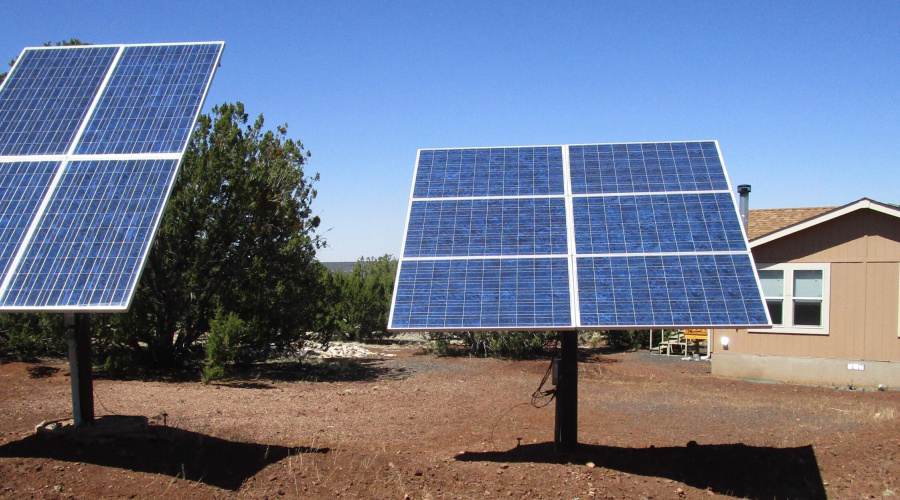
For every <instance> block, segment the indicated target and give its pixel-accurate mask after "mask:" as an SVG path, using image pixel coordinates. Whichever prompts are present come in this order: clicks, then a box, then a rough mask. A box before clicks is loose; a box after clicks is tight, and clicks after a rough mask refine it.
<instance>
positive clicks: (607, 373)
mask: <svg viewBox="0 0 900 500" xmlns="http://www.w3.org/2000/svg"><path fill="white" fill-rule="evenodd" d="M378 349H381V352H385V351H384V349H382V348H381V347H379V348H378ZM390 353H392V354H396V356H393V357H390V356H381V357H379V358H375V359H363V360H358V361H328V362H320V363H322V364H320V365H317V366H316V367H313V368H306V369H303V370H300V371H298V370H297V366H296V365H290V364H286V365H273V366H272V369H271V370H269V371H267V372H265V373H262V374H261V375H260V376H259V377H255V378H253V379H252V380H243V381H235V382H230V383H220V384H211V385H202V384H200V383H199V382H178V383H175V382H171V383H170V382H141V381H118V380H103V379H101V380H95V382H94V392H95V401H96V407H97V409H96V413H97V415H98V417H100V416H102V417H101V418H100V420H99V421H98V424H97V426H96V428H95V430H94V431H93V432H76V433H63V432H55V433H41V434H35V432H34V429H35V426H36V425H37V424H39V423H41V422H42V421H45V420H54V419H61V418H65V417H69V416H71V399H70V387H69V378H68V367H67V365H66V364H65V363H64V362H61V361H58V362H51V363H44V364H41V365H32V364H23V363H10V364H5V365H2V366H0V497H4V498H7V497H8V498H123V497H125V498H231V497H240V498H279V497H288V498H398V499H402V498H406V497H409V498H416V499H417V498H495V497H503V498H524V497H528V498H568V499H572V498H580V499H591V498H628V499H631V498H717V497H738V498H808V499H814V498H826V497H828V498H881V497H892V496H900V391H886V392H878V391H868V392H864V391H849V390H837V389H828V388H818V387H806V386H795V385H787V384H771V383H759V382H749V381H739V380H732V379H725V378H718V377H715V376H713V375H711V374H710V373H709V365H708V364H707V363H705V362H694V361H681V360H680V359H678V358H674V357H673V358H667V357H659V356H650V355H648V354H645V353H627V354H610V355H603V354H596V353H593V354H587V355H586V356H585V359H584V361H583V362H582V363H580V365H579V377H580V378H579V400H580V403H579V431H578V435H579V442H580V443H581V444H580V446H579V450H578V451H577V453H575V454H573V455H571V456H567V457H562V458H560V457H558V456H557V455H555V454H554V453H553V446H552V439H553V420H554V405H553V404H550V405H549V406H546V407H544V408H541V409H537V408H534V407H533V406H532V405H531V404H530V401H531V399H530V398H531V394H532V392H533V391H534V390H535V389H536V388H537V385H538V383H539V382H540V380H541V378H542V376H543V375H544V373H545V371H546V369H547V365H548V362H547V361H543V360H536V361H516V362H510V361H501V360H492V359H468V358H436V357H434V356H432V355H426V354H422V352H421V349H420V348H418V347H414V346H407V347H396V348H394V349H393V350H391V351H390ZM324 363H330V364H324ZM326 367H327V369H326ZM163 414H165V416H163ZM144 418H146V419H149V422H150V423H149V425H146V426H144V425H141V423H142V422H143V420H144ZM163 421H164V422H163ZM135 422H137V424H136V425H135ZM107 426H109V427H107ZM103 429H108V430H107V431H104V430H103Z"/></svg>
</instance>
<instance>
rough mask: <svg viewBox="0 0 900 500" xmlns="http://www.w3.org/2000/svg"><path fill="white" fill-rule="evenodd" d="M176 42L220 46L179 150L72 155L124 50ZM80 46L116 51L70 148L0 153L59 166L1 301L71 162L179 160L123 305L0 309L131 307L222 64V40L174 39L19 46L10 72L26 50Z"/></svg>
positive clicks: (1, 159) (4, 159)
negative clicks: (53, 152) (47, 152)
mask: <svg viewBox="0 0 900 500" xmlns="http://www.w3.org/2000/svg"><path fill="white" fill-rule="evenodd" d="M177 45H217V46H219V50H218V54H217V56H216V61H215V63H214V64H213V68H212V71H210V74H209V77H208V78H207V81H206V86H205V90H204V92H203V96H202V97H201V99H200V102H199V104H198V106H197V108H196V110H195V111H194V117H193V120H192V122H191V127H190V130H191V132H190V133H188V135H187V138H186V140H185V142H184V144H182V146H181V152H180V153H130V154H81V155H79V154H75V151H76V148H77V147H78V145H79V143H80V141H81V138H82V135H83V133H84V131H85V129H86V128H87V125H88V123H89V122H90V120H91V118H92V117H93V115H94V112H95V110H96V107H97V104H98V103H99V102H100V99H101V97H102V96H103V94H104V93H105V91H106V89H107V87H108V84H109V81H110V79H111V78H112V75H113V73H114V72H115V70H116V68H117V67H118V65H119V62H120V60H121V57H122V55H123V54H124V53H125V50H126V49H127V48H129V47H162V46H177ZM79 47H81V48H84V47H90V48H105V47H116V48H118V51H117V52H116V55H115V57H114V59H113V61H112V63H111V64H110V67H109V69H108V70H107V73H106V75H105V76H104V79H103V81H102V82H101V84H100V86H99V87H98V89H97V92H96V94H95V95H94V99H93V101H92V102H91V105H90V107H89V108H88V112H87V113H86V114H85V116H84V118H83V119H82V121H81V124H80V125H79V128H78V131H77V132H76V134H75V136H74V138H73V140H72V144H71V145H70V147H69V151H68V153H67V154H65V155H32V156H29V155H22V156H0V163H10V162H22V161H24V162H32V161H33V162H37V161H58V162H60V167H59V168H58V169H57V171H56V173H55V174H54V177H53V180H52V181H51V183H50V186H49V187H48V189H47V193H46V195H45V196H44V198H43V199H42V200H41V204H40V205H39V207H38V211H37V212H36V214H35V217H34V219H32V221H31V224H30V226H29V228H28V230H27V232H26V234H25V237H24V238H23V240H22V243H21V244H20V245H19V248H18V249H17V251H16V253H15V254H14V257H13V260H12V262H11V264H10V266H9V269H8V271H7V273H6V275H4V276H3V279H2V281H0V302H2V301H4V300H5V299H6V295H7V292H8V289H9V285H10V283H11V281H12V279H13V278H14V277H15V275H16V273H17V272H18V270H19V267H20V266H21V261H22V258H23V257H24V255H25V254H26V253H27V252H28V249H29V248H30V247H31V245H32V243H33V237H34V233H35V232H36V230H37V228H38V227H39V225H40V223H41V221H42V220H43V218H44V216H45V215H46V213H45V212H46V209H47V207H48V206H49V204H50V201H51V200H52V199H53V197H54V195H55V194H56V191H57V188H58V185H59V182H60V180H61V179H62V178H63V176H64V175H65V172H66V169H67V167H68V165H69V163H71V162H73V161H129V160H176V161H177V162H178V163H177V164H176V166H175V170H174V173H173V175H172V176H171V178H170V179H169V183H168V186H167V188H166V192H165V195H164V199H163V204H162V207H163V210H161V211H160V212H158V213H157V214H156V218H155V221H154V223H153V224H152V227H151V229H150V238H148V239H147V242H146V245H145V247H144V248H143V249H142V256H143V257H142V259H141V262H140V263H139V264H138V269H137V272H135V273H134V275H133V278H132V280H131V282H130V283H129V285H128V295H127V297H126V299H125V302H124V304H122V305H114V306H110V305H94V306H0V312H94V313H117V312H118V313H121V312H126V311H127V310H128V309H130V308H131V303H132V301H133V300H134V295H135V292H136V290H137V283H138V282H139V281H140V277H141V276H142V275H143V270H144V268H145V266H146V263H147V258H148V256H149V253H150V249H151V248H152V246H153V242H154V241H155V240H156V234H157V232H158V230H159V225H160V223H161V222H162V218H163V214H164V212H165V207H166V206H167V205H168V203H169V199H170V197H171V195H172V191H173V189H174V186H175V181H176V180H177V179H178V175H179V174H180V172H181V165H182V162H183V159H184V153H185V152H186V151H187V147H188V145H189V144H190V140H191V137H192V136H193V131H194V129H195V128H196V126H197V120H198V119H199V117H200V113H201V111H202V109H203V106H204V105H205V103H206V98H207V97H208V95H209V88H210V86H211V84H212V79H213V77H214V76H215V73H216V70H217V69H218V67H219V66H220V65H221V58H222V54H223V53H224V51H225V42H224V41H209V42H176V43H164V42H163V43H134V44H105V45H103V44H101V45H89V46H58V47H26V48H24V49H22V52H21V53H20V54H19V57H18V58H17V59H16V63H15V64H14V65H13V67H12V69H10V73H9V74H13V72H14V71H15V69H16V66H17V65H18V63H19V61H21V60H22V56H23V55H24V54H25V53H26V52H28V51H40V50H78V49H79ZM7 81H9V78H7V79H6V80H5V81H4V82H3V84H0V91H2V90H3V88H4V87H5V84H6V82H7Z"/></svg>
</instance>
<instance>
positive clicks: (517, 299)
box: [392, 258, 572, 329]
mask: <svg viewBox="0 0 900 500" xmlns="http://www.w3.org/2000/svg"><path fill="white" fill-rule="evenodd" d="M568 273H569V269H568V264H567V261H566V259H565V258H542V259H536V258H512V259H453V260H446V259H444V260H405V261H403V262H401V264H400V269H399V273H398V274H399V278H398V281H397V287H396V298H395V301H394V308H393V322H392V326H393V327H394V328H412V329H416V328H418V329H453V328H457V329H458V328H503V329H522V328H534V327H553V326H555V325H560V324H571V322H572V320H571V313H570V299H569V275H568Z"/></svg>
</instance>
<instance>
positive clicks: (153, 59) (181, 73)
mask: <svg viewBox="0 0 900 500" xmlns="http://www.w3.org/2000/svg"><path fill="white" fill-rule="evenodd" d="M221 50H222V45H221V44H218V43H215V44H196V45H148V46H137V47H125V49H124V52H123V54H122V56H121V59H120V61H119V63H118V64H117V65H116V68H115V70H114V71H113V75H112V78H111V79H110V82H109V84H108V85H107V87H106V89H105V90H104V91H103V95H102V96H101V98H100V101H99V103H98V104H97V109H96V111H95V112H94V114H93V116H92V117H91V119H90V121H88V125H87V128H86V129H85V131H84V135H83V137H82V139H81V140H80V141H79V142H78V148H77V150H76V153H77V154H129V153H178V152H182V151H183V150H184V148H185V146H186V145H187V140H188V137H189V136H190V134H191V132H192V130H193V126H194V119H195V118H196V116H197V113H198V110H199V107H200V104H201V103H202V102H203V98H204V97H205V95H206V89H207V85H208V83H209V79H210V76H211V75H212V71H213V70H214V69H215V65H216V64H217V62H218V59H219V53H220V52H221Z"/></svg>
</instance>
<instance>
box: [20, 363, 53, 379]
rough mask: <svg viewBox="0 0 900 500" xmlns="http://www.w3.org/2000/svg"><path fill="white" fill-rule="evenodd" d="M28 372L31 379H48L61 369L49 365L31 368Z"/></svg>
mask: <svg viewBox="0 0 900 500" xmlns="http://www.w3.org/2000/svg"><path fill="white" fill-rule="evenodd" d="M27 370H28V377H29V378H48V377H52V376H53V375H55V374H56V373H57V372H59V371H60V369H59V368H57V367H55V366H47V365H34V366H29V367H28V369H27Z"/></svg>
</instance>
